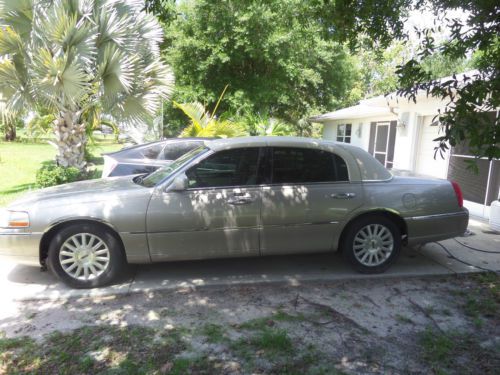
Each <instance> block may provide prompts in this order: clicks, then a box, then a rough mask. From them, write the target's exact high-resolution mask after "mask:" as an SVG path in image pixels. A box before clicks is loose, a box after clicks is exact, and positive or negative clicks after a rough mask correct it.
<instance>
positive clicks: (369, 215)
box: [0, 137, 469, 288]
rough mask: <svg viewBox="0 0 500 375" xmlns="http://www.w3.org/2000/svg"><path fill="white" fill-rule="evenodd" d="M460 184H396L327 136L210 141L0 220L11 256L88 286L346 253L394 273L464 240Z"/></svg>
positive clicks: (57, 190) (362, 266)
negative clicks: (399, 263)
mask: <svg viewBox="0 0 500 375" xmlns="http://www.w3.org/2000/svg"><path fill="white" fill-rule="evenodd" d="M468 219H469V215H468V212H467V210H466V209H465V208H463V207H462V195H461V191H460V188H459V187H458V185H457V184H456V183H453V182H449V181H446V180H438V179H417V178H411V177H396V176H393V175H392V174H391V173H390V172H389V171H387V170H386V169H385V168H384V167H383V166H382V165H381V164H380V163H379V162H378V161H377V160H375V159H374V158H373V157H372V156H371V155H369V154H368V153H367V152H365V151H363V150H361V149H360V148H357V147H354V146H351V145H348V144H343V143H336V142H330V141H324V140H317V139H306V138H291V137H249V138H233V139H226V140H214V141H206V142H204V145H202V146H200V147H199V148H196V149H195V150H192V151H191V152H189V153H187V154H185V155H183V156H182V157H180V158H179V159H177V160H176V161H174V162H173V163H172V164H170V165H169V166H166V167H163V168H161V169H159V170H157V171H156V172H154V173H152V174H150V175H147V176H144V175H138V176H126V177H114V178H106V179H100V180H92V181H84V182H77V183H72V184H67V185H61V186H57V187H53V188H48V189H43V190H39V191H36V192H34V193H31V194H28V195H26V196H25V197H24V198H22V199H20V200H18V201H16V202H14V203H12V204H11V205H10V206H9V207H8V208H7V209H6V210H4V212H3V213H2V214H1V216H0V255H1V256H6V257H10V258H13V259H16V260H17V261H18V262H19V263H26V264H36V265H42V266H45V265H46V266H48V268H49V269H50V271H52V272H53V273H54V274H55V275H56V276H57V277H59V278H60V279H61V280H63V281H64V282H65V283H67V284H69V285H71V286H73V287H77V288H90V287H96V286H101V285H105V284H109V283H111V282H112V281H113V280H114V279H115V278H116V277H117V275H118V274H119V273H120V272H122V270H123V269H124V267H126V265H127V264H130V263H150V262H163V261H175V260H188V259H208V258H225V257H246V256H260V255H276V254H291V253H314V252H322V251H326V252H328V251H342V253H343V255H344V257H345V258H346V260H347V261H348V262H349V263H350V264H351V265H352V266H353V267H354V269H356V270H357V271H359V272H363V273H379V272H384V271H385V270H386V269H387V268H388V267H389V266H390V265H391V264H392V263H394V261H395V260H396V259H397V257H398V255H399V253H400V251H401V247H402V245H404V244H409V245H412V244H417V243H425V242H430V241H436V240H442V239H445V238H450V237H454V236H457V235H459V234H461V233H463V232H464V231H465V229H466V228H467V224H468Z"/></svg>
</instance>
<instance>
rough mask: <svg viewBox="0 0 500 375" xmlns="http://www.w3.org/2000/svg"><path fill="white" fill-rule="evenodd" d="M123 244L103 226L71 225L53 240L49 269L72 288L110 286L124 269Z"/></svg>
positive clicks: (90, 224) (88, 224) (50, 247)
mask: <svg viewBox="0 0 500 375" xmlns="http://www.w3.org/2000/svg"><path fill="white" fill-rule="evenodd" d="M125 265H126V262H125V257H124V255H123V251H122V248H121V244H120V242H119V241H118V240H117V238H116V237H115V236H114V235H113V233H112V232H111V231H110V230H108V229H105V228H103V227H102V226H100V225H97V224H92V223H86V224H72V225H69V226H67V227H65V228H63V229H61V230H60V231H59V232H58V233H57V234H56V235H55V236H54V238H53V239H52V242H51V243H50V246H49V254H48V258H47V266H48V268H49V269H50V270H51V271H52V272H53V273H54V274H55V275H56V276H57V277H58V278H59V279H61V280H62V281H63V282H64V283H65V284H67V285H69V286H71V287H73V288H94V287H99V286H103V285H107V284H109V283H111V282H112V281H113V280H114V279H115V278H116V277H117V276H118V274H119V273H120V272H122V271H123V269H124V268H125Z"/></svg>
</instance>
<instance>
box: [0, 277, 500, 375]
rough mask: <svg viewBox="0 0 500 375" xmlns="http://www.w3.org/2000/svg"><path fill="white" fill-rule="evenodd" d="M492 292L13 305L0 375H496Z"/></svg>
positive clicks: (132, 297) (307, 287) (392, 289)
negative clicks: (2, 373)
mask: <svg viewBox="0 0 500 375" xmlns="http://www.w3.org/2000/svg"><path fill="white" fill-rule="evenodd" d="M499 285H500V279H499V277H498V276H497V275H495V274H477V275H469V276H460V277H456V276H450V277H441V278H405V279H382V280H369V281H349V282H307V283H302V284H300V285H295V286H291V285H284V284H265V285H251V286H248V285H247V286H231V287H201V288H193V287H189V288H180V289H177V290H169V291H158V292H151V293H137V294H129V295H120V296H110V297H102V298H84V299H71V300H60V301H27V302H18V303H16V304H15V305H13V306H11V307H10V308H9V309H6V310H3V311H1V312H0V331H3V337H4V338H3V339H0V352H1V353H0V373H1V372H4V373H17V372H21V373H23V372H26V373H28V372H35V373H36V372H39V373H64V372H67V373H89V374H90V373H92V374H94V373H110V372H111V373H131V374H132V373H141V372H142V373H206V374H212V373H217V374H218V373H223V374H226V373H227V374H230V373H231V374H232V373H234V374H237V373H242V374H247V373H248V374H250V373H256V374H268V373H269V374H271V373H276V374H278V373H280V374H282V373H297V374H299V373H324V374H330V373H356V374H358V373H367V374H372V373H377V374H378V373H384V374H387V373H395V374H399V373H425V374H428V373H460V374H463V373H469V374H477V373H491V374H493V373H498V369H499V368H500V309H499V307H500V292H499V290H500V289H499ZM76 339H78V340H76ZM127 340H130V342H131V343H132V344H127V345H125V343H127V342H129V341H127ZM165 340H167V341H165ZM162 345H163V346H162ZM165 345H166V346H165ZM70 347H71V348H72V349H71V350H70V349H69V348H70ZM161 348H164V349H161ZM165 348H169V349H168V350H167V349H165ZM91 349H92V350H91ZM61 352H63V353H66V352H67V354H68V355H67V357H64V356H63V357H61ZM160 352H161V354H162V355H159V354H160ZM54 353H56V354H54ZM117 353H118V354H117ZM138 353H139V354H140V353H142V355H138ZM145 358H149V359H148V360H147V361H146V360H145Z"/></svg>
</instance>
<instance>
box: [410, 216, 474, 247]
mask: <svg viewBox="0 0 500 375" xmlns="http://www.w3.org/2000/svg"><path fill="white" fill-rule="evenodd" d="M405 221H406V225H407V228H408V244H409V245H415V244H419V243H426V242H433V241H440V240H445V239H447V238H453V237H456V236H460V235H461V234H463V233H464V232H465V230H466V229H467V226H468V224H469V211H468V210H467V209H466V208H462V209H461V211H458V212H453V213H447V214H437V215H425V216H414V217H408V218H405Z"/></svg>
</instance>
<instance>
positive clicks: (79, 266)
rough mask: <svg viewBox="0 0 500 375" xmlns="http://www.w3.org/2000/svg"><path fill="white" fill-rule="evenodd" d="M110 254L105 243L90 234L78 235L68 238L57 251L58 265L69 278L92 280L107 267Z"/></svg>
mask: <svg viewBox="0 0 500 375" xmlns="http://www.w3.org/2000/svg"><path fill="white" fill-rule="evenodd" d="M109 259H110V253H109V249H108V246H107V245H106V243H105V242H104V241H103V240H102V239H100V238H99V237H97V236H96V235H94V234H91V233H78V234H75V235H73V236H71V237H70V238H68V239H67V240H66V241H65V242H64V243H63V245H62V246H61V250H60V251H59V263H61V267H62V269H63V270H64V272H66V273H67V274H68V275H69V276H71V277H72V278H74V279H77V280H92V279H95V278H96V277H98V276H99V275H101V274H102V273H103V272H104V271H105V270H106V269H107V268H108V266H109Z"/></svg>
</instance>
